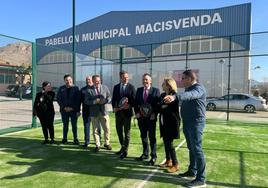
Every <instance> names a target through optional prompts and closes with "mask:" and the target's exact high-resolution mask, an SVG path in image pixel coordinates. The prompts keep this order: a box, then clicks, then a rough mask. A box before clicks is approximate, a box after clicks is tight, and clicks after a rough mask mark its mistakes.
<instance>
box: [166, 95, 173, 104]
mask: <svg viewBox="0 0 268 188" xmlns="http://www.w3.org/2000/svg"><path fill="white" fill-rule="evenodd" d="M174 100H175V97H174V96H172V95H167V96H165V97H164V103H166V104H169V103H171V102H173V101H174Z"/></svg>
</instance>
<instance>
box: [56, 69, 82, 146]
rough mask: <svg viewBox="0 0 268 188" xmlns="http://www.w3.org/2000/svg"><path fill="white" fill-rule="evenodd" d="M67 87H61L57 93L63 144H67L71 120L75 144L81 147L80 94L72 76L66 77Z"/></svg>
mask: <svg viewBox="0 0 268 188" xmlns="http://www.w3.org/2000/svg"><path fill="white" fill-rule="evenodd" d="M64 82H65V85H63V86H61V87H60V88H59V90H58V93H57V102H58V104H59V106H60V113H61V118H62V122H63V139H62V144H65V143H67V135H68V129H69V118H71V123H72V131H73V139H74V144H76V145H79V141H78V139H77V117H78V116H79V115H80V94H79V89H78V87H77V86H74V85H73V79H72V77H71V75H69V74H66V75H64Z"/></svg>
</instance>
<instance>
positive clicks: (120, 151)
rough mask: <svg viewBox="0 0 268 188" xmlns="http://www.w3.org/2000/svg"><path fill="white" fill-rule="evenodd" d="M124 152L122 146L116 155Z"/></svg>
mask: <svg viewBox="0 0 268 188" xmlns="http://www.w3.org/2000/svg"><path fill="white" fill-rule="evenodd" d="M122 153H123V148H121V149H120V150H119V151H117V152H115V154H116V155H121V154H122Z"/></svg>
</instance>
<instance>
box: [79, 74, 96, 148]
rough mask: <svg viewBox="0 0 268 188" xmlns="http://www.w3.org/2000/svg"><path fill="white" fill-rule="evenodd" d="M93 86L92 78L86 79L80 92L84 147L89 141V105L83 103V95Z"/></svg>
mask: <svg viewBox="0 0 268 188" xmlns="http://www.w3.org/2000/svg"><path fill="white" fill-rule="evenodd" d="M92 86H93V82H92V77H91V76H87V77H86V86H85V87H82V88H81V90H80V104H82V117H83V122H84V139H85V143H84V147H87V146H88V144H89V141H90V117H89V110H90V109H89V105H86V103H85V95H86V93H87V90H88V89H89V88H90V87H92Z"/></svg>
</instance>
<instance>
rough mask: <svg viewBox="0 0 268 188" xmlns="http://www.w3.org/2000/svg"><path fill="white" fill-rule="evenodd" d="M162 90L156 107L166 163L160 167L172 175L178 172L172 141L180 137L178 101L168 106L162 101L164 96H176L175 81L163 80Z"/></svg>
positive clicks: (170, 79)
mask: <svg viewBox="0 0 268 188" xmlns="http://www.w3.org/2000/svg"><path fill="white" fill-rule="evenodd" d="M162 88H163V90H164V93H162V94H161V95H160V98H159V103H158V105H159V113H160V116H159V117H160V121H159V122H160V136H161V137H163V141H164V145H165V153H166V161H165V162H164V163H162V164H160V167H162V168H163V167H168V169H167V171H168V172H169V173H174V172H176V171H178V170H179V165H178V160H177V156H176V151H175V148H174V146H173V140H174V139H177V138H179V137H180V112H179V100H178V98H177V97H176V99H175V100H174V101H173V102H171V103H170V104H165V103H164V102H163V99H164V97H165V96H166V95H175V94H176V92H177V84H176V81H175V80H174V79H172V78H165V79H164V82H163V84H162ZM175 96H177V95H175Z"/></svg>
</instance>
